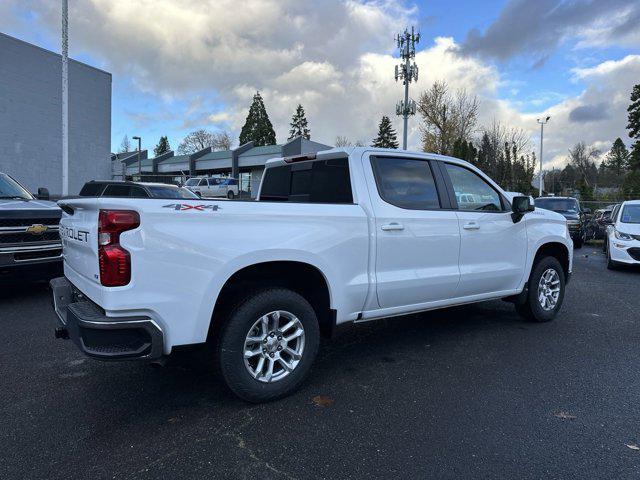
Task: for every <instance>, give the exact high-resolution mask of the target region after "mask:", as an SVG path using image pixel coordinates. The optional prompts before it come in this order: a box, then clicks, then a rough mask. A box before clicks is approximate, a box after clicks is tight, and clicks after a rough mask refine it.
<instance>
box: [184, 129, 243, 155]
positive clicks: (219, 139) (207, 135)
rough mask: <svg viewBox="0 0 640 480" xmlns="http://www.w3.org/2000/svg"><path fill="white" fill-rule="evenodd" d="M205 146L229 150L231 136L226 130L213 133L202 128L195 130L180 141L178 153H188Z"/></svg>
mask: <svg viewBox="0 0 640 480" xmlns="http://www.w3.org/2000/svg"><path fill="white" fill-rule="evenodd" d="M207 147H212V148H213V149H214V150H229V149H230V148H231V137H230V136H229V134H228V133H226V132H220V133H215V132H210V131H208V130H204V129H200V130H195V131H193V132H191V133H189V134H188V135H187V136H186V137H184V139H183V140H182V142H180V145H178V154H179V155H188V154H191V153H195V152H198V151H200V150H202V149H203V148H207Z"/></svg>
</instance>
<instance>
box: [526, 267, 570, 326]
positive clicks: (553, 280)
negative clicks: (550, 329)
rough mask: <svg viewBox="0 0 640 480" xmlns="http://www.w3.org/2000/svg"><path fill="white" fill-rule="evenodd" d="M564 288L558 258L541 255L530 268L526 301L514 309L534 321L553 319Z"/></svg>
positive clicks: (558, 307)
mask: <svg viewBox="0 0 640 480" xmlns="http://www.w3.org/2000/svg"><path fill="white" fill-rule="evenodd" d="M564 288H565V273H564V270H563V268H562V265H560V262H559V261H558V259H557V258H555V257H542V258H541V259H539V260H538V262H537V263H536V264H535V265H534V266H533V269H532V270H531V275H530V276H529V291H528V292H527V298H526V301H525V302H524V303H523V304H521V305H516V310H517V311H518V313H519V314H520V315H522V316H523V317H525V318H526V319H527V320H531V321H534V322H548V321H550V320H553V319H554V318H555V317H556V315H557V314H558V311H559V310H560V307H561V306H562V302H563V300H564Z"/></svg>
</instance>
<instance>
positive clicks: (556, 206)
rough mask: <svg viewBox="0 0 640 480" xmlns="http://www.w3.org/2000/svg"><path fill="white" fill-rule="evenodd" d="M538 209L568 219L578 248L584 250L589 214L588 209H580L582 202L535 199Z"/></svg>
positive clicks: (559, 199)
mask: <svg viewBox="0 0 640 480" xmlns="http://www.w3.org/2000/svg"><path fill="white" fill-rule="evenodd" d="M535 202H536V207H538V208H544V209H546V210H551V211H553V212H557V213H559V214H561V215H562V216H563V217H565V218H566V219H567V226H568V227H569V232H570V234H571V239H572V240H573V245H574V246H575V247H576V248H582V245H583V244H584V242H586V241H587V217H586V215H587V214H590V213H591V210H590V209H588V208H584V209H583V208H580V202H578V200H577V199H575V198H573V197H538V198H536V199H535Z"/></svg>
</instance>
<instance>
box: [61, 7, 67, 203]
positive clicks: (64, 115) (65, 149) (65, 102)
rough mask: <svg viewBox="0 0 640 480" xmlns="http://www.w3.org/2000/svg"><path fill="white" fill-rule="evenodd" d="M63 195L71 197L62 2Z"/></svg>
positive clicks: (64, 17)
mask: <svg viewBox="0 0 640 480" xmlns="http://www.w3.org/2000/svg"><path fill="white" fill-rule="evenodd" d="M62 195H63V196H66V195H69V4H68V0H62Z"/></svg>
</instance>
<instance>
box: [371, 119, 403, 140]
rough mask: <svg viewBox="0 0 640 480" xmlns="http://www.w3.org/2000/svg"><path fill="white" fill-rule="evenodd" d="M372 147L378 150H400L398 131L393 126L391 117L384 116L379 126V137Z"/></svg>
mask: <svg viewBox="0 0 640 480" xmlns="http://www.w3.org/2000/svg"><path fill="white" fill-rule="evenodd" d="M371 146H372V147H376V148H398V138H397V137H396V131H395V130H394V129H393V125H391V120H389V117H387V116H386V115H384V116H383V117H382V120H380V125H379V126H378V136H377V137H376V138H375V139H374V140H373V143H372V144H371Z"/></svg>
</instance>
